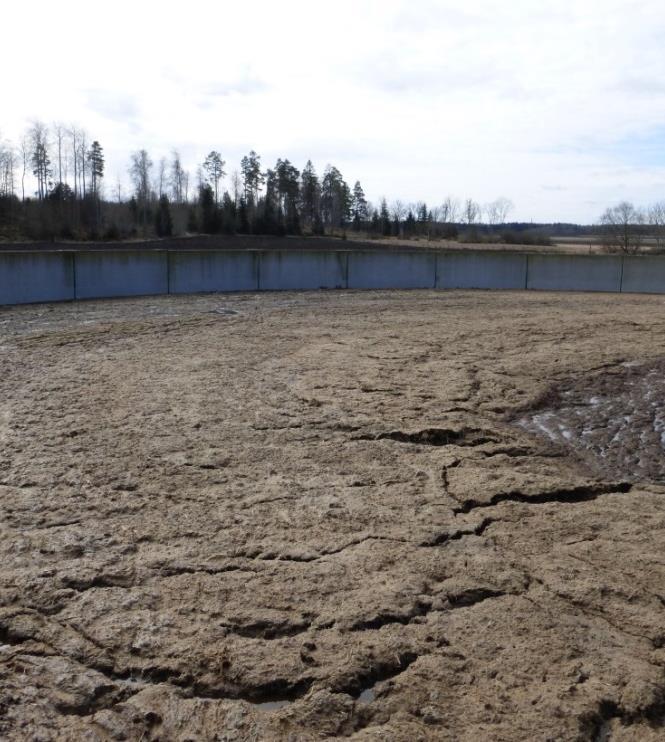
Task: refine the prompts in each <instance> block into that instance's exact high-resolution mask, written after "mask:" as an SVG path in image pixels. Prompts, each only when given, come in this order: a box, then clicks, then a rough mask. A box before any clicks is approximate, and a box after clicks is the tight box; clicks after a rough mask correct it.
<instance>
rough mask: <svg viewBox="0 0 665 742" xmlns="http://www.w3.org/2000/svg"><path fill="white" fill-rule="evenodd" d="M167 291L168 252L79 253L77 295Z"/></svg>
mask: <svg viewBox="0 0 665 742" xmlns="http://www.w3.org/2000/svg"><path fill="white" fill-rule="evenodd" d="M167 293H168V264H167V257H166V253H165V252H158V251H150V252H149V251H139V250H137V251H135V252H131V253H130V252H119V251H118V252H116V251H108V252H82V253H77V255H76V298H77V299H95V298H99V297H110V296H146V295H150V294H167Z"/></svg>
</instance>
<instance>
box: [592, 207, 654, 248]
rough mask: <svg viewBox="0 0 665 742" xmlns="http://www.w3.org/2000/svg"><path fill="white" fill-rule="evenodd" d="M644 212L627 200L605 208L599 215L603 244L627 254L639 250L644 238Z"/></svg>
mask: <svg viewBox="0 0 665 742" xmlns="http://www.w3.org/2000/svg"><path fill="white" fill-rule="evenodd" d="M644 221H645V218H644V214H643V213H642V211H640V210H639V209H636V208H635V207H634V206H633V204H631V203H630V202H628V201H622V202H621V203H619V204H617V205H616V206H612V207H611V208H609V209H607V210H606V211H605V213H604V214H603V215H602V216H601V217H600V227H601V238H602V244H603V246H604V247H605V248H606V249H607V250H609V251H612V252H613V251H618V252H623V253H627V254H634V253H636V252H639V250H640V247H641V246H642V242H643V238H644Z"/></svg>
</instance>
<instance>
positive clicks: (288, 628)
mask: <svg viewBox="0 0 665 742" xmlns="http://www.w3.org/2000/svg"><path fill="white" fill-rule="evenodd" d="M663 357H665V300H663V299H662V298H658V297H634V296H629V295H626V296H615V295H612V296H609V295H583V294H575V295H567V294H557V295H553V294H542V293H538V294H528V293H519V294H518V293H496V294H492V293H483V292H475V293H463V292H459V293H455V292H450V293H435V292H428V291H417V292H392V293H389V292H366V293H354V292H339V293H338V292H325V293H309V294H308V293H300V294H288V293H284V294H271V295H268V294H264V295H260V296H257V295H233V296H224V297H222V296H210V295H209V296H196V297H161V298H156V299H131V300H118V301H97V302H88V303H79V304H62V305H46V306H45V305H42V306H29V307H14V308H3V309H0V389H1V397H0V400H1V401H0V509H1V517H0V549H1V557H2V563H3V567H2V570H1V571H0V738H2V739H8V740H23V739H39V740H70V739H86V740H109V739H129V740H151V739H152V740H156V739H160V740H186V739H217V740H270V739H276V740H281V739H284V740H299V741H300V740H304V741H306V740H316V739H323V738H353V739H355V740H409V741H410V742H411V741H412V740H467V741H469V742H471V741H472V740H473V741H476V740H543V742H544V741H545V740H552V741H553V740H557V741H564V740H571V741H572V740H592V741H594V742H596V741H599V740H613V741H626V740H647V741H649V740H662V739H665V726H664V721H665V487H663V462H662V448H659V444H660V442H661V441H662V437H661V436H662V432H661V428H660V425H661V423H660V422H659V421H660V420H661V419H662V418H661V417H660V415H661V408H660V405H661V403H663V397H662V394H661V390H662V389H663V386H661V379H662V375H661V370H662V369H663ZM592 397H593V398H597V401H594V402H592V401H591V399H592ZM622 407H623V408H626V409H622ZM580 411H581V412H580ZM539 416H540V417H539ZM543 416H545V417H543ZM624 418H626V419H624ZM534 420H535V422H534ZM585 431H592V432H585ZM564 432H566V433H567V435H564V434H563V433H564ZM617 434H618V435H617Z"/></svg>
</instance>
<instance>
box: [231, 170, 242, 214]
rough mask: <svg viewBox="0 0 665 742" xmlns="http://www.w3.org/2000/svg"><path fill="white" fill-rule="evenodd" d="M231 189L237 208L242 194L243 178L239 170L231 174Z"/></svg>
mask: <svg viewBox="0 0 665 742" xmlns="http://www.w3.org/2000/svg"><path fill="white" fill-rule="evenodd" d="M231 188H233V203H234V204H235V205H236V206H237V205H238V201H239V200H240V194H241V193H242V178H241V177H240V173H239V172H238V171H237V170H234V171H233V173H232V174H231Z"/></svg>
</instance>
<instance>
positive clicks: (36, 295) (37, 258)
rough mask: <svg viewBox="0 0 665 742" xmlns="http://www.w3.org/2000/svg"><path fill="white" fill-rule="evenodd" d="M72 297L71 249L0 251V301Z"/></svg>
mask: <svg viewBox="0 0 665 742" xmlns="http://www.w3.org/2000/svg"><path fill="white" fill-rule="evenodd" d="M71 299H74V259H73V256H72V254H71V253H40V252H22V253H11V252H7V253H3V252H0V304H29V303H31V302H38V301H68V300H71Z"/></svg>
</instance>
